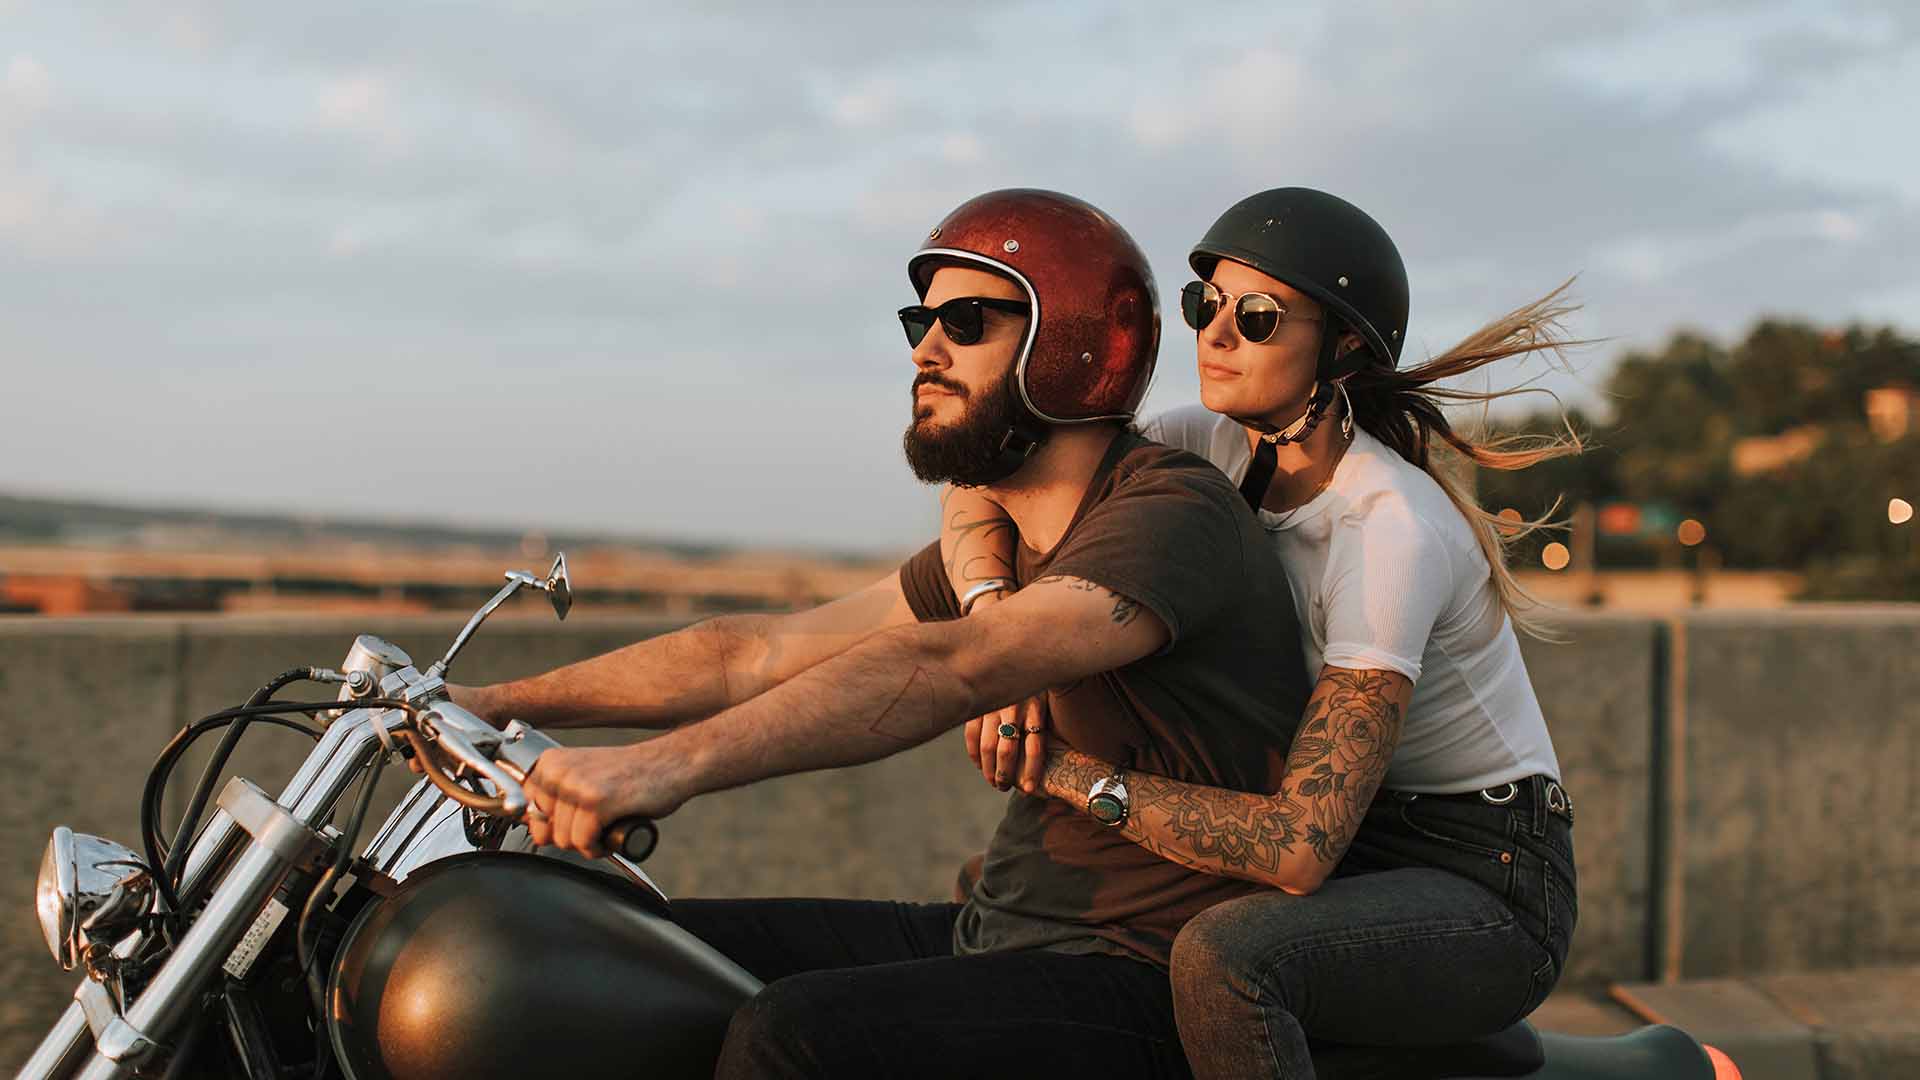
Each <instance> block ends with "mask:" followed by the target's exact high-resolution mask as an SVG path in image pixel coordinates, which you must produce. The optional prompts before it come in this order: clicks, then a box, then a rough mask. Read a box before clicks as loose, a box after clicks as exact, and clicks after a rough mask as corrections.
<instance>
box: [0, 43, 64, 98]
mask: <svg viewBox="0 0 1920 1080" xmlns="http://www.w3.org/2000/svg"><path fill="white" fill-rule="evenodd" d="M0 86H3V87H4V88H5V90H6V97H7V103H8V104H10V105H13V106H16V107H19V108H24V109H37V108H39V107H41V106H43V105H45V104H46V103H47V98H48V96H49V95H50V94H51V93H52V91H53V79H52V77H51V76H49V75H48V73H47V66H46V65H45V64H42V63H41V62H40V61H38V60H36V59H34V58H33V57H31V56H29V55H27V54H26V53H15V54H14V55H13V56H11V57H9V58H8V59H7V68H6V75H5V76H4V78H3V79H0Z"/></svg>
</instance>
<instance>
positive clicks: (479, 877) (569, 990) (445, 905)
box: [327, 852, 760, 1080]
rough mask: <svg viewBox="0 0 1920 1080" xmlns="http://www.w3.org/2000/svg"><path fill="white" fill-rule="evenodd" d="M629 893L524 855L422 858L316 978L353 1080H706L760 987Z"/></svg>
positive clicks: (642, 897)
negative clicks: (548, 1079) (324, 987)
mask: <svg viewBox="0 0 1920 1080" xmlns="http://www.w3.org/2000/svg"><path fill="white" fill-rule="evenodd" d="M651 901H652V898H651V897H649V896H648V895H647V894H645V893H643V892H642V891H641V890H639V889H638V888H633V887H629V886H628V885H627V884H626V883H625V882H623V881H619V880H615V879H612V878H610V877H608V876H606V875H603V874H599V873H595V872H594V871H591V870H586V869H582V868H580V867H577V866H571V865H568V864H566V863H563V862H559V861H557V860H554V859H547V858H542V857H540V856H536V855H523V854H508V853H503V852H481V853H475V854H471V855H459V856H455V857H453V858H450V859H445V860H442V861H440V862H437V863H433V864H430V865H428V866H425V867H422V868H420V869H419V870H417V871H415V872H414V873H413V874H412V875H410V876H409V877H408V878H407V880H406V882H405V883H404V884H403V885H402V886H401V887H400V891H399V892H398V893H396V894H395V895H394V896H392V897H389V898H387V899H385V900H380V901H376V902H374V903H371V904H368V905H367V906H366V908H365V909H364V910H362V911H361V913H360V915H359V917H358V918H357V919H355V920H354V922H353V925H352V926H351V927H350V928H349V929H348V931H347V935H346V938H345V940H344V941H343V942H342V943H341V946H340V952H339V955H338V957H337V959H336V961H335V964H334V970H333V974H332V978H331V979H330V980H329V986H328V992H327V999H328V1010H327V1011H328V1013H329V1014H330V1016H329V1020H330V1023H331V1025H332V1028H333V1045H334V1049H335V1051H336V1052H337V1053H338V1055H339V1057H340V1061H341V1064H342V1065H343V1066H344V1067H345V1068H346V1070H347V1071H348V1075H349V1076H350V1077H351V1078H353V1080H386V1078H389V1077H391V1078H395V1080H425V1078H428V1077H493V1076H498V1077H513V1078H514V1080H525V1078H526V1077H529V1076H564V1077H566V1078H567V1080H590V1078H592V1077H601V1076H608V1077H611V1076H622V1077H630V1076H658V1077H679V1076H688V1077H694V1076H698V1077H710V1076H712V1075H713V1066H714V1061H715V1059H716V1058H717V1057H718V1056H719V1050H720V1043H721V1040H722V1039H723V1038H724V1037H725V1035H726V1031H727V1021H728V1020H729V1019H730V1018H731V1017H732V1015H733V1011H734V1009H735V1008H737V1007H738V1006H739V1005H740V1003H741V1002H743V1001H745V1000H746V999H747V998H749V997H751V996H753V994H754V993H755V992H757V991H758V990H759V989H760V983H759V982H758V980H756V979H754V977H753V976H751V975H749V974H747V972H746V971H744V970H742V969H741V968H740V967H739V966H738V965H736V964H734V963H733V962H732V961H730V960H728V959H727V958H726V957H724V956H721V955H720V954H719V953H718V952H715V951H714V950H713V949H712V948H710V947H708V946H707V945H706V944H705V943H704V942H702V941H700V940H699V939H698V938H695V937H694V936H693V935H691V934H689V933H687V932H686V931H685V930H682V929H680V928H679V927H678V926H676V925H674V924H673V923H672V922H671V921H669V920H668V919H666V918H664V917H662V915H661V914H660V913H659V911H658V905H657V902H651Z"/></svg>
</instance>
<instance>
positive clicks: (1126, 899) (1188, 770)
mask: <svg viewBox="0 0 1920 1080" xmlns="http://www.w3.org/2000/svg"><path fill="white" fill-rule="evenodd" d="M1014 572H1015V578H1016V580H1017V581H1018V582H1019V583H1021V584H1025V583H1027V582H1030V581H1033V580H1036V579H1037V578H1040V577H1042V576H1046V575H1056V574H1057V575H1067V576H1071V577H1077V578H1082V579H1085V580H1087V581H1090V582H1093V583H1095V584H1097V585H1101V586H1104V587H1106V588H1108V589H1111V590H1113V591H1114V592H1116V593H1119V594H1121V595H1123V596H1126V597H1129V598H1131V599H1133V600H1137V601H1139V602H1140V603H1141V604H1142V605H1143V606H1145V607H1146V608H1147V609H1148V610H1150V611H1152V612H1153V613H1154V614H1155V615H1157V616H1159V617H1160V620H1161V622H1163V623H1165V624H1166V627H1167V630H1168V631H1169V633H1170V634H1171V640H1170V641H1169V643H1168V644H1167V646H1166V647H1165V648H1164V649H1162V650H1161V651H1160V652H1158V653H1156V654H1154V655H1151V656H1147V657H1143V658H1141V659H1139V660H1136V661H1134V662H1133V663H1130V664H1127V665H1125V666H1123V667H1120V668H1118V669H1116V670H1114V671H1110V672H1107V673H1105V674H1102V675H1096V676H1092V677H1089V678H1086V679H1082V680H1080V681H1079V682H1077V683H1074V684H1072V685H1070V686H1064V687H1060V688H1056V689H1054V690H1050V691H1048V692H1047V705H1048V709H1049V711H1050V714H1051V719H1050V721H1049V728H1050V737H1051V738H1055V739H1058V740H1060V741H1061V742H1062V743H1064V744H1066V745H1069V746H1072V747H1074V748H1076V749H1078V750H1081V751H1083V752H1085V753H1087V754H1091V755H1092V756H1094V757H1096V758H1100V759H1102V760H1104V761H1110V762H1117V763H1120V764H1122V765H1125V766H1127V767H1130V768H1135V769H1140V770H1143V771H1146V772H1152V773H1159V774H1161V775H1164V776H1170V777H1173V778H1175V779H1179V780H1186V781H1191V782H1193V783H1196V784H1205V785H1209V786H1213V787H1224V788H1232V789H1235V790H1239V791H1253V792H1263V793H1264V792H1271V791H1273V790H1274V789H1275V788H1276V787H1277V785H1278V783H1279V780H1280V775H1281V770H1282V767H1283V766H1284V764H1285V761H1286V754H1287V749H1288V746H1289V744H1290V743H1291V742H1292V739H1293V733H1294V730H1295V729H1296V727H1298V725H1299V723H1300V716H1301V711H1302V710H1303V709H1304V708H1305V706H1306V701H1307V696H1308V693H1309V690H1310V684H1309V681H1308V678H1307V672H1306V668H1305V661H1304V659H1303V654H1302V652H1301V647H1300V629H1299V625H1298V623H1297V621H1296V618H1295V615H1294V608H1293V600H1292V596H1291V593H1290V592H1289V590H1288V586H1287V579H1286V575H1285V574H1284V573H1283V572H1282V570H1281V567H1280V563H1279V561H1278V559H1276V558H1275V556H1274V554H1273V548H1272V545H1271V544H1269V543H1268V542H1267V539H1266V536H1265V534H1264V533H1263V532H1262V531H1261V529H1260V527H1259V525H1258V524H1257V523H1256V522H1255V521H1254V518H1253V515H1252V513H1251V512H1250V511H1249V510H1248V509H1247V505H1246V503H1245V502H1244V501H1243V500H1242V499H1241V497H1240V494H1239V492H1237V491H1236V490H1235V489H1234V487H1233V485H1232V484H1231V483H1230V482H1229V481H1228V480H1227V479H1226V477H1225V476H1224V475H1222V474H1221V473H1220V471H1219V470H1218V469H1215V468H1214V467H1213V466H1212V465H1210V464H1208V463H1207V462H1206V461H1205V460H1203V459H1201V458H1199V457H1196V456H1194V455H1192V454H1189V453H1186V452H1185V451H1181V450H1172V449H1169V448H1167V447H1164V446H1160V445H1158V444H1156V443H1152V442H1149V441H1147V440H1146V439H1144V438H1141V437H1140V436H1139V435H1137V434H1135V433H1133V432H1124V433H1122V434H1120V435H1119V436H1117V437H1116V438H1115V440H1114V443H1113V445H1112V446H1111V447H1110V448H1109V449H1108V451H1107V454H1106V457H1105V459H1104V460H1103V461H1102V462H1101V464H1100V467H1099V469H1098V470H1096V472H1095V473H1094V477H1093V480H1092V481H1091V482H1090V483H1089V484H1088V487H1087V493H1086V495H1085V497H1084V498H1083V499H1082V501H1081V504H1080V507H1079V509H1078V510H1077V511H1076V513H1075V515H1074V518H1073V521H1072V523H1071V524H1070V525H1069V526H1068V527H1067V531H1066V534H1065V535H1064V536H1063V537H1062V538H1061V540H1060V542H1059V543H1058V544H1057V545H1055V546H1054V549H1053V550H1052V551H1049V552H1039V551H1035V550H1033V549H1032V548H1029V547H1027V546H1026V545H1025V544H1022V545H1020V550H1019V551H1018V553H1017V554H1016V557H1015V567H1014ZM900 584H901V587H902V589H903V591H904V592H905V593H906V597H907V601H908V603H909V604H910V605H911V606H912V608H913V611H914V614H915V615H916V616H918V617H919V618H920V619H921V620H922V621H928V620H936V619H951V618H956V617H958V616H959V610H960V608H959V603H958V601H957V600H956V599H955V597H954V593H953V588H952V585H951V584H950V583H949V582H948V580H947V576H946V573H945V571H944V569H943V567H942V565H941V560H940V546H939V544H938V543H935V544H933V545H931V546H929V547H927V548H926V549H925V550H923V551H921V552H919V553H918V554H916V555H915V556H913V557H912V558H911V559H909V560H908V561H907V562H906V564H905V565H903V566H902V567H901V568H900ZM1193 826H1194V828H1195V829H1196V830H1204V828H1205V826H1206V823H1205V822H1203V821H1195V822H1193ZM1223 854H1225V855H1227V856H1228V857H1229V858H1231V857H1232V852H1223ZM1262 888H1264V886H1259V885H1254V884H1251V883H1249V882H1244V881H1237V880H1234V879H1232V878H1226V877H1220V876H1217V875H1213V874H1204V873H1200V872H1198V871H1194V870H1189V869H1187V868H1186V867H1184V866H1181V865H1179V864H1178V863H1174V862H1170V861H1168V860H1167V859H1164V858H1161V857H1160V856H1158V855H1155V854H1153V853H1152V852H1149V851H1147V850H1146V849H1145V848H1142V847H1140V846H1139V845H1137V844H1134V843H1133V842H1131V841H1129V840H1127V839H1126V838H1125V837H1124V836H1122V835H1121V834H1120V832H1119V830H1117V829H1110V828H1107V827H1105V826H1102V825H1100V824H1098V823H1096V822H1095V821H1094V820H1093V819H1092V818H1091V817H1089V816H1087V814H1086V812H1085V808H1084V807H1082V806H1072V805H1069V804H1068V803H1066V802H1063V801H1061V800H1058V799H1050V798H1036V797H1032V796H1028V795H1025V794H1022V793H1021V792H1019V791H1015V792H1014V793H1013V795H1012V797H1011V798H1010V800H1009V801H1008V804H1007V812H1006V815H1005V817H1003V818H1002V819H1001V821H1000V825H999V828H998V829H997V830H996V832H995V833H994V837H993V841H992V843H991V844H990V845H989V846H988V848H987V853H986V858H985V861H984V863H983V864H982V866H981V870H980V876H979V878H978V880H977V881H975V882H974V884H973V888H972V893H971V895H970V897H969V898H968V900H967V903H966V906H965V908H964V909H963V910H962V911H961V913H960V919H959V922H958V923H957V924H956V925H955V928H954V948H955V951H956V952H957V953H960V954H968V953H979V952H991V951H999V950H1005V949H1027V948H1046V949H1053V950H1056V951H1061V952H1076V953H1084V952H1104V953H1120V954H1122V955H1131V956H1135V957H1137V958H1140V959H1145V960H1147V961H1150V962H1152V963H1155V964H1158V965H1160V966H1162V967H1164V966H1166V964H1167V960H1168V956H1169V953H1170V952H1171V950H1172V948H1173V938H1174V935H1175V934H1176V933H1178V932H1179V930H1180V927H1181V925H1182V924H1183V923H1185V922H1186V921H1187V920H1188V919H1190V918H1192V917H1193V916H1195V915H1197V914H1199V913H1200V912H1201V911H1203V910H1205V909H1206V908H1208V907H1211V906H1213V905H1214V904H1217V903H1219V902H1221V901H1223V900H1228V899H1232V898H1234V897H1237V896H1244V895H1247V894H1249V893H1252V892H1257V891H1260V890H1261V889H1262Z"/></svg>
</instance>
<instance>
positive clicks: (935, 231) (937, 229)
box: [927, 225, 940, 240]
mask: <svg viewBox="0 0 1920 1080" xmlns="http://www.w3.org/2000/svg"><path fill="white" fill-rule="evenodd" d="M927 239H929V240H938V239H940V226H938V225H935V226H934V227H933V231H932V232H930V233H928V234H927Z"/></svg>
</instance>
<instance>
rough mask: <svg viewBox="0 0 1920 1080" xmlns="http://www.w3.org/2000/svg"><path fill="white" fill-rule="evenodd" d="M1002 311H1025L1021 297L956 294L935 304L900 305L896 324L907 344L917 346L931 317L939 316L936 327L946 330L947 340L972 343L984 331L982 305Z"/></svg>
mask: <svg viewBox="0 0 1920 1080" xmlns="http://www.w3.org/2000/svg"><path fill="white" fill-rule="evenodd" d="M985 308H992V309H993V310H995V311H1005V312H1009V313H1018V314H1021V315H1024V314H1026V313H1027V310H1028V308H1027V302H1026V301H1025V300H1002V299H999V298H998V297H992V296H956V297H954V298H953V299H951V300H949V301H947V302H946V303H944V304H941V305H940V306H939V307H937V308H930V307H928V306H927V305H925V304H915V305H913V306H912V307H903V308H901V309H900V325H901V326H903V327H905V328H906V331H907V344H908V345H911V346H913V347H914V348H919V347H920V339H921V338H924V337H926V336H927V331H929V330H931V329H933V321H934V320H935V319H939V320H940V328H941V329H942V330H945V331H946V334H947V340H948V341H951V342H953V343H954V344H955V345H972V344H975V343H977V342H978V341H979V340H980V335H981V334H982V333H984V332H985V331H986V316H985V315H984V314H983V313H982V312H983V309H985Z"/></svg>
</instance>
